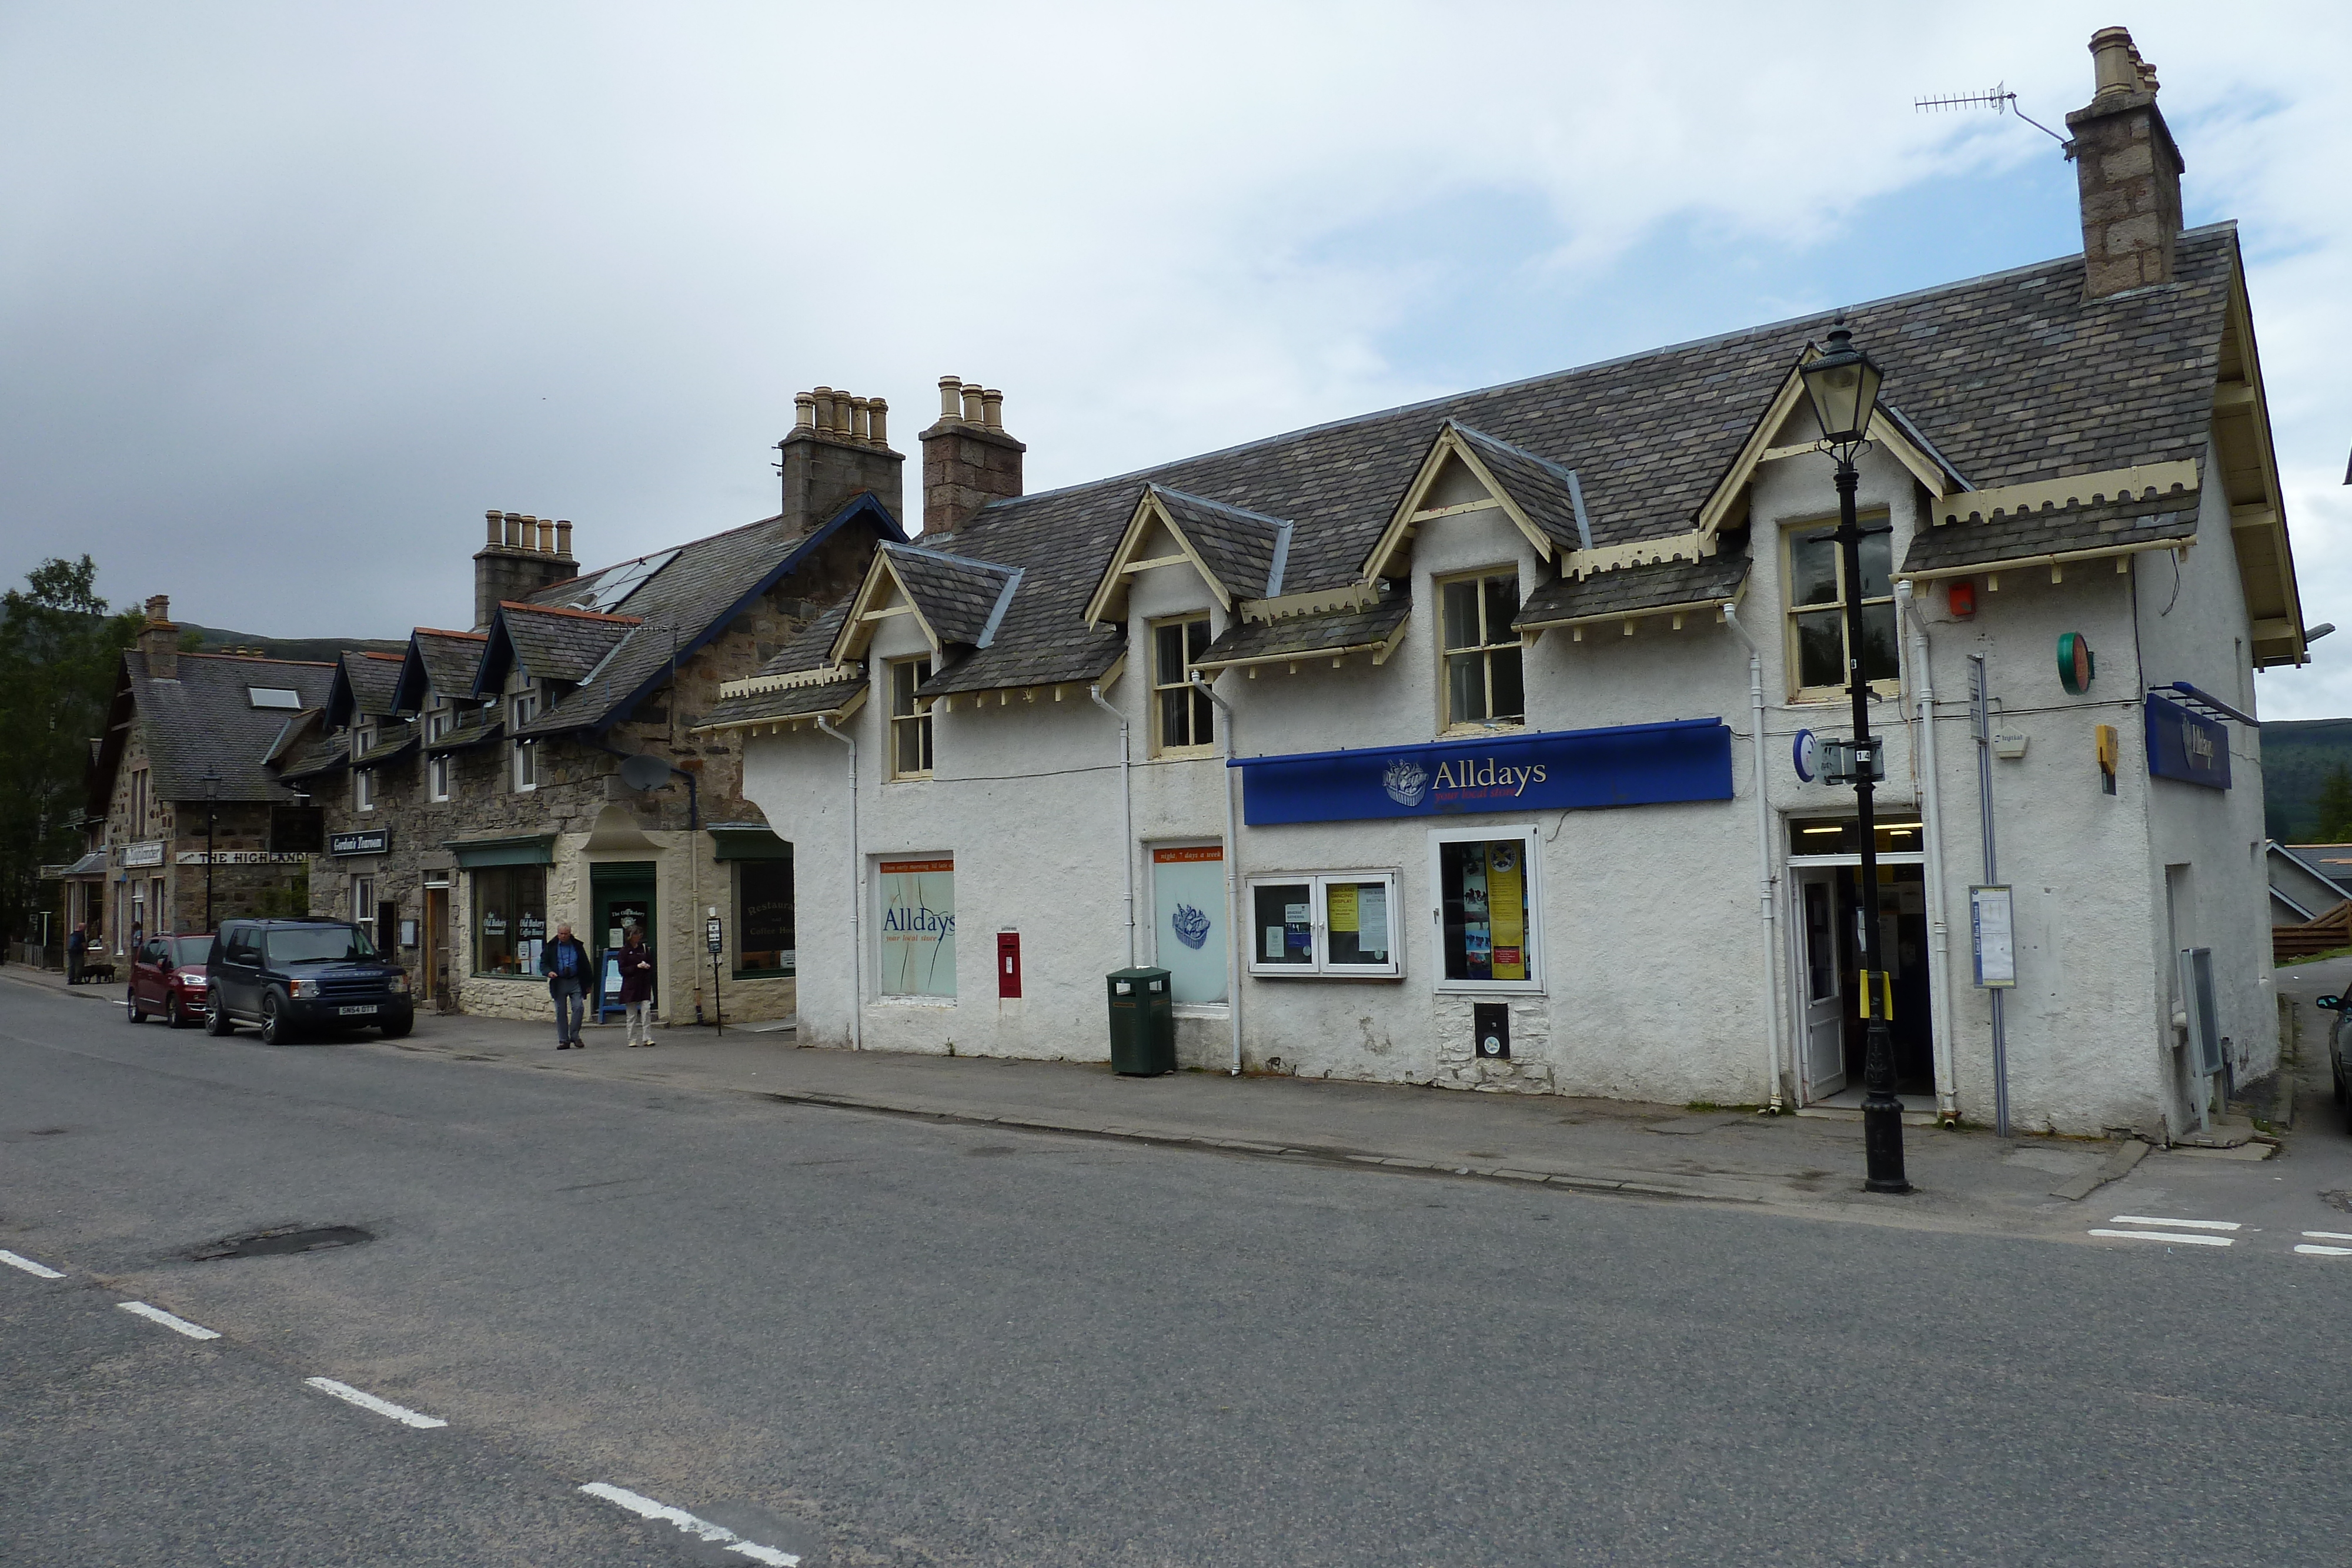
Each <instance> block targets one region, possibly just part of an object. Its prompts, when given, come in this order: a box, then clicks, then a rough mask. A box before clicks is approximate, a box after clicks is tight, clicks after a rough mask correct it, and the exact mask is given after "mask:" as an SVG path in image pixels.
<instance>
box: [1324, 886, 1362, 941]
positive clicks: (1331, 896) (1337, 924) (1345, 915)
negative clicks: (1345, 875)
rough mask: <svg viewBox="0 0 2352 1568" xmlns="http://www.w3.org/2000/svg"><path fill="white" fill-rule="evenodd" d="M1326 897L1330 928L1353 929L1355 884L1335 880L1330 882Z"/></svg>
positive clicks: (1354, 920) (1338, 929) (1337, 929)
mask: <svg viewBox="0 0 2352 1568" xmlns="http://www.w3.org/2000/svg"><path fill="white" fill-rule="evenodd" d="M1327 897H1328V903H1329V905H1330V910H1331V929H1332V930H1334V931H1353V930H1355V929H1356V884H1355V883H1352V882H1335V883H1332V884H1331V886H1330V890H1329V892H1328V894H1327Z"/></svg>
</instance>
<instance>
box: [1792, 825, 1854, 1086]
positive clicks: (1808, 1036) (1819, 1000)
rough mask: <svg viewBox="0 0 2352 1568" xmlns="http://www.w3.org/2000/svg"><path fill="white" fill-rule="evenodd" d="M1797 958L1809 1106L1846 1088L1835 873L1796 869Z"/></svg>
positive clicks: (1842, 968)
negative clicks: (1800, 978) (1802, 1008)
mask: <svg viewBox="0 0 2352 1568" xmlns="http://www.w3.org/2000/svg"><path fill="white" fill-rule="evenodd" d="M1797 908H1798V920H1797V940H1798V942H1799V943H1800V944H1801V947H1802V951H1801V952H1800V953H1799V954H1798V956H1797V961H1798V972H1799V973H1800V975H1801V976H1802V977H1803V984H1802V985H1801V987H1800V988H1799V992H1798V994H1799V995H1800V996H1801V998H1803V1006H1804V1021H1803V1028H1802V1030H1801V1034H1800V1036H1799V1039H1800V1040H1801V1044H1800V1047H1799V1059H1798V1071H1799V1073H1800V1074H1801V1076H1802V1078H1803V1079H1804V1084H1803V1088H1802V1092H1801V1096H1800V1097H1801V1101H1802V1102H1803V1103H1805V1104H1808V1105H1810V1104H1811V1103H1813V1102H1814V1101H1816V1100H1826V1099H1828V1098H1829V1097H1830V1096H1831V1095H1832V1094H1834V1093H1836V1092H1838V1091H1839V1090H1841V1089H1843V1088H1844V1087H1845V954H1844V951H1843V946H1842V945H1841V944H1840V943H1839V941H1838V927H1837V915H1836V909H1837V873H1835V872H1832V871H1801V872H1799V873H1797Z"/></svg>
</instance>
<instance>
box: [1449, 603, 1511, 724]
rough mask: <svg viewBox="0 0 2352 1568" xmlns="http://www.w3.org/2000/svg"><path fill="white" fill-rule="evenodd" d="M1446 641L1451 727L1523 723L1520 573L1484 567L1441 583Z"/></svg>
mask: <svg viewBox="0 0 2352 1568" xmlns="http://www.w3.org/2000/svg"><path fill="white" fill-rule="evenodd" d="M1438 595H1439V600H1440V602H1441V604H1442V606H1443V612H1442V614H1441V617H1440V620H1441V622H1442V625H1441V631H1442V632H1443V639H1444V644H1445V646H1444V654H1443V656H1444V661H1445V673H1444V682H1443V683H1442V684H1443V685H1444V701H1445V713H1444V721H1445V727H1447V728H1449V729H1450V728H1453V727H1456V726H1459V725H1472V724H1476V725H1498V724H1524V723H1525V722H1527V716H1528V702H1527V694H1526V687H1525V685H1524V684H1523V682H1522V680H1521V677H1520V673H1519V636H1518V633H1517V632H1514V631H1512V630H1511V619H1512V617H1514V616H1516V615H1517V614H1518V612H1519V574H1518V573H1517V572H1516V571H1497V572H1483V573H1481V574H1479V575H1478V576H1476V577H1461V578H1455V579H1454V580H1452V581H1451V582H1446V583H1442V584H1440V585H1439V589H1438Z"/></svg>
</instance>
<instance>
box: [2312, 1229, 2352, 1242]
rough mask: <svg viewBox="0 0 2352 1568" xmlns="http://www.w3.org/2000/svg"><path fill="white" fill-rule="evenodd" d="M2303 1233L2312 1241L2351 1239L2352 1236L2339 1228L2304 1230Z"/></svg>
mask: <svg viewBox="0 0 2352 1568" xmlns="http://www.w3.org/2000/svg"><path fill="white" fill-rule="evenodd" d="M2304 1235H2305V1237H2307V1238H2309V1239H2311V1240H2314V1241H2352V1236H2347V1235H2346V1234H2345V1233H2344V1232H2343V1231H2341V1230H2306V1231H2305V1232H2304Z"/></svg>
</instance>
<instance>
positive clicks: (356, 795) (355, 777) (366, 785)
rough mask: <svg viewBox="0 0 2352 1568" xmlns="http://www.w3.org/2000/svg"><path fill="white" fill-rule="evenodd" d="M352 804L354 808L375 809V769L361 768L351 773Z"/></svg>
mask: <svg viewBox="0 0 2352 1568" xmlns="http://www.w3.org/2000/svg"><path fill="white" fill-rule="evenodd" d="M352 809H353V810H361V811H373V810H375V769H374V768H358V769H355V770H354V771H353V772H352Z"/></svg>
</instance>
